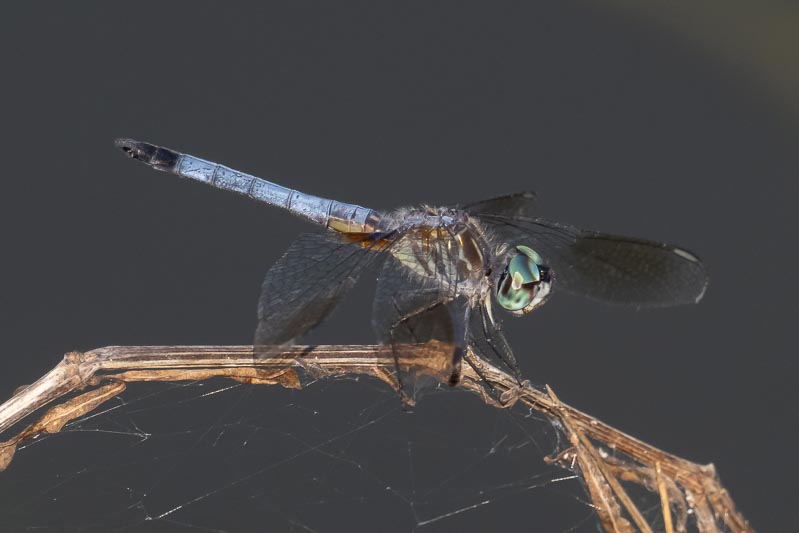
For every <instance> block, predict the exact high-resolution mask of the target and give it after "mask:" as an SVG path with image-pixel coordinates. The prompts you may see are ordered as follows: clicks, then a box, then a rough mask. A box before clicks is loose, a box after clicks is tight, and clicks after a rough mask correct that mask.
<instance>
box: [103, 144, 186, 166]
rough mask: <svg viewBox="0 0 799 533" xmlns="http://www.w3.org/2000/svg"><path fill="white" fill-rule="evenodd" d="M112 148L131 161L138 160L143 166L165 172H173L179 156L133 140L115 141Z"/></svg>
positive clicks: (167, 150)
mask: <svg viewBox="0 0 799 533" xmlns="http://www.w3.org/2000/svg"><path fill="white" fill-rule="evenodd" d="M114 146H116V147H117V148H119V149H120V150H122V151H123V152H124V153H125V155H127V156H128V157H130V158H131V159H136V160H139V161H141V162H142V163H144V164H145V165H149V166H151V167H153V168H155V169H157V170H164V171H167V172H169V171H172V170H174V168H175V165H176V164H177V160H178V157H179V155H180V154H178V153H177V152H174V151H172V150H170V149H168V148H162V147H160V146H156V145H154V144H150V143H146V142H142V141H136V140H134V139H126V138H119V139H116V140H115V141H114Z"/></svg>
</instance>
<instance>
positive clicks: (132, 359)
mask: <svg viewBox="0 0 799 533" xmlns="http://www.w3.org/2000/svg"><path fill="white" fill-rule="evenodd" d="M268 352H269V353H265V352H264V351H263V350H261V349H260V348H259V351H258V354H257V355H256V354H255V352H254V350H253V347H252V346H109V347H106V348H98V349H96V350H91V351H88V352H85V353H80V352H71V353H68V354H67V355H66V356H65V357H64V359H63V360H62V361H61V362H60V363H59V364H58V365H57V366H56V367H55V368H53V369H52V370H51V371H50V372H48V373H47V374H45V375H44V376H43V377H42V378H40V379H39V380H38V381H36V382H35V383H33V384H32V385H29V386H26V387H20V388H19V389H18V390H17V392H16V393H15V394H14V396H12V397H11V398H10V399H9V400H8V401H6V402H5V403H3V404H2V405H0V434H4V433H6V432H9V430H11V429H12V428H13V427H15V426H17V425H18V424H20V423H21V422H22V421H23V420H24V419H26V418H28V417H30V416H32V415H33V414H34V413H35V412H37V411H39V410H41V409H42V408H44V407H45V406H47V405H48V404H51V403H54V402H56V401H58V400H59V399H62V398H64V397H65V396H70V395H71V397H70V398H69V399H66V400H62V401H61V403H59V404H56V405H54V406H53V407H50V408H49V409H47V410H45V411H44V413H43V414H42V415H41V417H40V418H39V419H38V420H36V421H34V422H33V423H31V424H29V425H27V426H25V427H23V428H22V429H21V430H20V431H19V432H18V433H17V434H16V435H15V436H13V437H11V438H10V439H8V440H6V441H5V442H0V471H2V470H4V469H5V468H7V466H8V464H9V463H10V462H11V460H12V458H13V456H14V453H15V451H16V449H17V447H18V446H19V444H21V443H23V442H25V441H27V440H30V439H32V438H35V437H36V436H38V435H41V434H45V433H55V432H58V431H60V430H61V428H62V427H63V426H64V425H65V424H66V423H68V422H69V421H70V420H74V419H76V418H79V417H81V416H83V415H85V414H87V413H89V412H91V411H92V410H94V409H96V408H97V407H98V406H99V405H101V404H102V403H104V402H105V401H108V400H110V399H111V398H113V397H114V396H116V395H118V394H120V393H121V392H122V391H123V390H124V389H125V384H126V383H129V382H135V381H185V380H201V379H208V378H212V377H225V378H229V379H234V380H237V381H240V382H244V383H250V384H262V385H270V384H271V385H282V386H284V387H290V388H301V384H302V379H301V378H308V377H309V378H311V379H320V378H324V377H332V376H342V375H370V376H373V377H376V378H378V379H381V380H383V381H385V382H386V383H388V384H389V385H390V386H392V387H393V388H394V389H395V390H399V387H398V381H397V377H396V368H397V365H399V369H400V371H401V372H410V373H414V374H417V375H418V374H424V375H430V376H433V377H435V378H436V379H438V380H439V381H441V382H442V383H446V382H447V380H449V378H450V376H451V374H452V368H451V367H450V366H451V365H450V364H449V363H448V361H449V360H450V357H448V356H447V357H442V353H452V352H451V347H447V346H446V345H442V344H441V343H436V342H430V343H427V344H423V345H407V346H402V347H399V348H398V352H397V353H396V354H395V353H394V352H393V351H392V349H391V348H389V347H385V346H370V345H355V346H353V345H346V346H288V347H273V348H271V349H270V350H268ZM395 355H396V356H397V357H396V358H395ZM459 387H461V388H464V389H467V390H469V391H472V392H475V393H477V394H479V395H480V396H481V397H482V398H483V400H484V401H485V402H486V403H488V404H490V405H493V406H495V407H509V406H511V405H513V404H514V403H521V404H523V405H526V406H528V407H529V408H531V409H533V410H535V411H538V412H540V413H542V414H544V415H546V416H547V417H549V418H550V419H551V420H553V422H554V423H555V424H557V425H559V427H561V428H563V430H564V432H565V434H566V436H567V437H568V441H569V443H570V447H569V448H568V449H566V450H563V451H561V452H560V453H558V454H557V455H555V456H554V457H549V458H546V460H547V461H548V462H550V463H557V464H559V465H560V466H563V467H565V468H568V469H571V470H574V471H576V472H578V473H579V474H580V475H581V477H582V480H583V482H584V483H585V485H586V488H587V491H588V493H589V495H590V497H591V500H592V503H593V505H594V506H595V507H596V509H597V515H598V517H599V521H600V523H601V524H602V526H603V527H604V528H605V530H606V531H608V532H617V531H618V532H627V531H636V529H637V530H639V531H641V532H642V533H649V532H650V531H653V526H652V524H651V523H648V522H647V521H646V519H645V518H644V516H643V515H642V513H641V512H640V511H639V509H638V508H637V507H636V505H635V504H634V502H633V501H632V500H631V499H630V498H629V496H628V495H627V492H626V491H625V489H624V488H623V486H622V482H625V483H631V484H635V485H639V486H641V487H644V488H645V489H647V490H649V491H650V492H652V493H653V494H657V495H659V497H660V500H661V506H662V516H663V524H662V530H663V531H665V532H666V533H673V532H676V533H684V532H685V531H687V523H688V514H689V513H691V514H692V515H693V517H694V519H695V523H696V527H697V529H698V530H699V531H700V533H720V532H722V531H727V530H728V531H731V532H733V533H754V529H753V528H752V527H751V526H750V525H749V523H748V522H747V521H746V519H745V518H744V517H743V515H741V513H740V512H738V510H737V509H736V507H735V504H734V503H733V501H732V498H731V497H730V495H729V494H728V493H727V491H726V490H725V489H724V488H723V487H722V486H721V483H720V482H719V479H718V477H717V475H716V471H715V468H714V467H713V465H712V464H709V465H699V464H696V463H693V462H690V461H687V460H685V459H682V458H679V457H677V456H674V455H671V454H669V453H666V452H664V451H662V450H659V449H657V448H655V447H653V446H650V445H648V444H646V443H644V442H642V441H640V440H638V439H636V438H634V437H631V436H629V435H627V434H625V433H623V432H621V431H619V430H616V429H614V428H612V427H610V426H608V425H607V424H604V423H603V422H601V421H599V420H597V419H595V418H593V417H591V416H590V415H588V414H585V413H583V412H582V411H579V410H577V409H575V408H573V407H570V406H569V405H567V404H565V403H562V402H561V401H560V400H559V399H558V398H557V396H556V395H555V393H554V392H553V391H552V390H551V389H550V388H549V387H547V390H539V389H537V388H535V387H533V386H532V385H530V384H529V383H528V382H524V383H521V384H520V383H519V382H518V381H517V379H516V378H515V377H514V376H512V375H510V374H509V373H507V372H505V371H504V370H503V369H501V368H499V367H497V366H495V365H493V364H491V363H490V362H488V361H486V360H484V359H482V358H480V357H477V356H475V355H474V354H472V353H471V352H470V353H468V354H467V355H466V357H465V364H463V368H462V373H461V382H460V384H459ZM81 391H82V392H81ZM497 394H499V398H500V400H499V401H497V400H496V397H497ZM672 515H674V520H672Z"/></svg>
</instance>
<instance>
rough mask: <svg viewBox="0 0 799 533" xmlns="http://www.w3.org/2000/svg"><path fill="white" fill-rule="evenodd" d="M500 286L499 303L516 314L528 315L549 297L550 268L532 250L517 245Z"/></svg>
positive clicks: (498, 288)
mask: <svg viewBox="0 0 799 533" xmlns="http://www.w3.org/2000/svg"><path fill="white" fill-rule="evenodd" d="M515 250H516V253H515V254H514V255H513V256H512V257H511V258H510V261H508V266H507V267H506V268H505V271H504V272H503V273H502V276H500V278H499V283H498V284H497V293H496V296H497V302H498V303H499V305H501V306H502V307H503V308H504V309H507V310H508V311H510V312H511V313H513V314H515V315H523V314H526V313H529V312H530V311H532V310H533V309H535V308H536V307H538V306H539V305H541V304H542V303H544V300H546V297H547V295H549V289H550V285H551V282H550V279H549V268H547V267H546V265H544V260H543V259H541V256H540V255H538V253H536V251H535V250H533V249H532V248H528V247H527V246H517V247H516V248H515Z"/></svg>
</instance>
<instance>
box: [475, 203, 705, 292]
mask: <svg viewBox="0 0 799 533" xmlns="http://www.w3.org/2000/svg"><path fill="white" fill-rule="evenodd" d="M477 217H478V219H480V220H481V221H482V222H484V223H485V224H486V225H487V226H488V227H489V228H490V229H491V230H493V232H494V233H495V235H496V236H497V237H498V238H500V239H502V240H504V241H506V242H507V243H508V244H509V245H518V244H524V245H527V246H530V247H531V248H533V249H534V250H536V251H537V252H538V253H539V254H541V256H542V257H543V258H544V260H545V261H546V262H547V263H548V264H549V266H550V268H551V269H552V275H553V278H554V281H553V284H552V286H553V289H557V290H563V291H566V292H569V293H573V294H579V295H582V296H586V297H588V298H591V299H595V300H600V301H603V302H607V303H612V304H623V305H633V306H637V307H665V306H670V305H678V304H686V303H695V302H698V301H699V300H701V299H702V296H703V295H704V293H705V290H706V288H707V283H708V278H707V273H706V271H705V267H704V265H703V264H702V262H701V261H700V260H699V258H698V257H697V256H696V255H694V254H693V253H691V252H689V251H687V250H685V249H683V248H680V247H678V246H673V245H670V244H664V243H659V242H653V241H646V240H641V239H636V238H631V237H622V236H616V235H609V234H605V233H599V232H595V231H584V230H581V229H579V228H576V227H574V226H569V225H566V224H561V223H558V222H552V221H549V220H545V219H542V218H532V217H526V216H513V215H506V214H497V213H481V214H479V215H477Z"/></svg>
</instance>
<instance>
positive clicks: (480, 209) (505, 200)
mask: <svg viewBox="0 0 799 533" xmlns="http://www.w3.org/2000/svg"><path fill="white" fill-rule="evenodd" d="M535 207H536V195H535V193H534V192H532V191H523V192H516V193H511V194H506V195H504V196H497V197H496V198H489V199H488V200H480V201H479V202H472V203H470V204H466V205H463V206H460V207H459V209H463V210H464V211H468V212H469V213H471V214H473V215H480V214H482V213H489V214H490V213H501V214H503V215H506V216H528V217H531V216H535Z"/></svg>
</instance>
